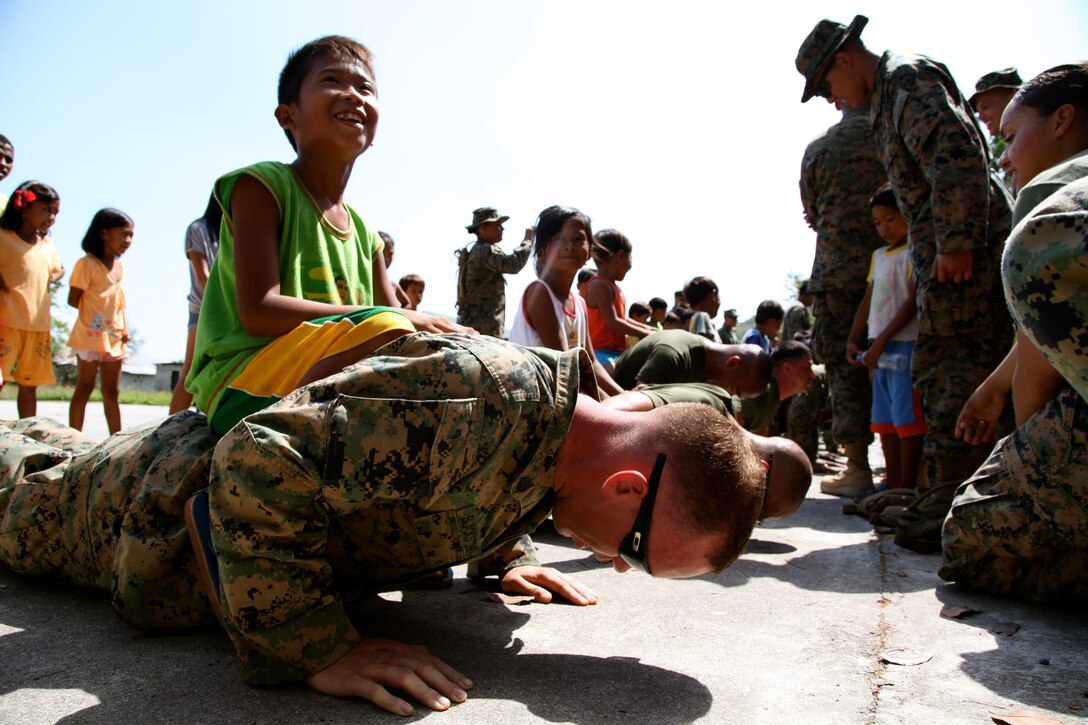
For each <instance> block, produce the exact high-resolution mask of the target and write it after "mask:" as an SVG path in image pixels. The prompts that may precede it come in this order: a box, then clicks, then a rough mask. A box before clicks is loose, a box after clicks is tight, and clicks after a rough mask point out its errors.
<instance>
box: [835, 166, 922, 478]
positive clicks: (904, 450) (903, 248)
mask: <svg viewBox="0 0 1088 725" xmlns="http://www.w3.org/2000/svg"><path fill="white" fill-rule="evenodd" d="M869 206H870V208H871V209H872V212H873V222H874V223H875V224H876V230H877V233H878V234H879V235H880V237H881V239H883V240H884V241H886V242H887V243H888V246H886V247H881V248H879V249H877V250H876V251H874V252H873V256H872V261H871V263H870V266H869V286H868V287H867V288H866V290H865V296H864V297H863V298H862V300H861V304H860V305H858V311H857V314H855V315H854V324H853V326H852V327H851V328H850V337H849V338H848V339H847V342H846V355H847V359H848V360H850V361H851V363H852V364H854V365H858V366H860V365H865V366H866V367H868V368H869V369H870V370H872V371H873V418H872V428H873V432H874V433H878V434H880V446H881V448H883V449H884V461H885V463H886V465H887V471H888V474H887V475H888V478H887V487H888V488H914V485H915V480H916V478H917V476H918V464H919V462H920V461H921V459H922V440H923V437H924V436H925V433H926V424H925V419H924V418H923V416H922V399H921V396H919V395H918V392H917V391H916V390H915V389H914V387H913V385H912V383H911V357H912V355H913V353H914V340H915V339H916V338H917V336H918V320H917V309H916V306H915V290H914V278H913V274H914V272H913V266H912V265H911V261H910V253H909V250H908V246H907V241H908V236H907V220H906V218H904V216H903V215H902V213H900V211H899V207H898V205H897V204H896V200H895V193H894V192H893V191H892V188H891V185H888V184H886V185H884V186H882V187H881V188H880V190H878V191H877V193H876V195H875V196H873V198H872V201H870V203H869ZM866 323H868V328H869V335H870V337H871V338H872V340H871V342H870V343H869V349H868V350H866V351H865V352H864V353H862V350H861V348H860V345H859V343H860V342H861V340H862V334H863V333H864V332H865V328H866ZM859 358H860V359H859Z"/></svg>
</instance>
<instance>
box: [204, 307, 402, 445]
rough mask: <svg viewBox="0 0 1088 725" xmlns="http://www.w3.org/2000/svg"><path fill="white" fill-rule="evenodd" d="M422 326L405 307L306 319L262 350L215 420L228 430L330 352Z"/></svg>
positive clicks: (219, 429)
mask: <svg viewBox="0 0 1088 725" xmlns="http://www.w3.org/2000/svg"><path fill="white" fill-rule="evenodd" d="M393 330H400V331H401V332H403V333H404V334H406V335H407V334H411V333H413V332H415V331H416V328H415V327H414V326H413V325H412V323H411V322H409V321H408V318H407V317H405V316H404V315H403V314H401V312H400V311H399V310H394V309H391V308H388V307H368V308H366V309H363V310H358V311H356V312H351V313H348V314H346V315H334V316H332V317H323V318H320V319H317V320H310V321H309V322H304V323H302V324H301V325H299V326H298V327H296V328H295V329H294V330H291V331H290V332H288V333H287V334H285V335H281V336H280V337H277V338H276V339H275V340H273V341H272V342H270V343H268V345H266V346H265V347H264V349H262V350H261V351H260V352H259V353H257V354H256V355H255V356H254V357H253V358H252V359H250V361H249V362H247V363H246V366H245V368H243V369H242V371H241V372H240V373H238V374H237V375H236V376H235V377H234V379H233V380H231V381H230V383H229V384H228V385H227V387H226V388H225V389H224V390H223V392H222V394H221V397H220V399H219V404H218V405H217V406H216V408H215V412H214V413H212V417H211V420H210V421H209V423H210V424H211V426H212V429H213V430H214V431H215V432H216V433H219V434H220V435H222V434H223V433H226V432H227V431H228V430H230V429H231V428H233V427H234V424H235V423H237V422H238V421H240V420H241V419H242V418H244V417H246V416H247V415H249V414H250V413H256V412H257V411H258V410H262V409H264V408H267V407H268V406H269V405H271V404H272V403H275V402H276V401H277V400H279V399H280V398H282V397H283V396H285V395H287V394H288V393H290V392H291V391H293V390H294V389H295V388H297V387H298V384H299V381H300V380H302V378H303V376H304V375H306V373H308V372H309V371H310V368H312V367H313V366H314V365H316V364H317V363H319V362H321V361H322V360H324V359H325V358H329V357H333V356H334V355H339V354H340V353H342V352H347V351H348V350H350V349H352V348H355V347H358V346H360V345H363V344H365V343H367V342H368V341H370V340H373V339H374V338H375V337H377V336H378V335H381V334H384V333H386V332H390V331H393Z"/></svg>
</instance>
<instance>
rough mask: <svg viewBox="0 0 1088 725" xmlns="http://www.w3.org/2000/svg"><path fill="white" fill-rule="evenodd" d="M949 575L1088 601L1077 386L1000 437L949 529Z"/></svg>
mask: <svg viewBox="0 0 1088 725" xmlns="http://www.w3.org/2000/svg"><path fill="white" fill-rule="evenodd" d="M942 544H943V549H944V565H943V566H942V567H941V568H940V570H939V571H938V572H937V573H938V574H939V575H940V577H941V578H942V579H945V580H946V581H955V582H958V583H960V584H963V585H965V586H968V587H971V588H972V589H980V590H982V591H986V592H991V593H994V594H999V595H1003V596H1011V597H1017V598H1020V599H1028V600H1031V601H1037V602H1085V601H1088V405H1086V404H1085V401H1084V399H1083V398H1081V396H1080V395H1078V394H1077V392H1076V391H1075V390H1073V389H1072V388H1071V387H1067V388H1065V389H1064V390H1063V391H1062V392H1061V393H1060V394H1059V395H1058V397H1057V398H1055V399H1054V400H1052V401H1050V403H1049V404H1047V405H1046V406H1045V407H1044V408H1043V409H1042V410H1040V411H1038V412H1037V413H1035V415H1033V416H1031V418H1029V419H1028V420H1027V422H1025V423H1024V425H1023V426H1021V427H1020V428H1019V429H1017V430H1016V431H1015V432H1014V433H1013V434H1012V435H1010V436H1007V437H1006V438H1004V439H1002V440H1001V442H1000V443H998V445H997V448H996V449H995V451H994V453H993V454H992V455H991V456H990V458H989V460H988V461H987V462H986V463H985V465H983V466H982V468H980V469H979V470H978V472H977V473H976V474H975V475H974V477H973V478H971V479H970V480H969V481H967V482H966V483H965V484H963V486H961V487H960V489H959V491H958V492H957V495H956V498H955V500H954V501H953V502H952V509H951V511H950V512H949V514H948V517H947V518H946V519H945V522H944V529H943V531H942Z"/></svg>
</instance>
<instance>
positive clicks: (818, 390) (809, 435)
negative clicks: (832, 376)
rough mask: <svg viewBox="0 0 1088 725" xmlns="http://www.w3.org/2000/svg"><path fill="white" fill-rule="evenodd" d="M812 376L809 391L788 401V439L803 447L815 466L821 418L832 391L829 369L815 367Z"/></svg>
mask: <svg viewBox="0 0 1088 725" xmlns="http://www.w3.org/2000/svg"><path fill="white" fill-rule="evenodd" d="M812 374H813V378H812V383H810V384H809V386H808V390H806V391H805V392H803V393H798V394H797V395H794V396H793V397H792V398H790V399H789V400H788V401H786V402H788V403H789V406H790V409H789V413H788V414H787V417H786V437H787V438H789V439H790V440H791V441H793V442H794V443H796V444H797V445H799V446H801V450H803V451H804V452H805V455H806V456H808V460H809V462H811V463H812V464H815V463H816V456H817V454H818V453H819V447H820V418H821V417H822V416H823V412H824V406H825V405H826V404H827V399H828V396H829V394H830V389H829V386H828V379H827V369H826V368H825V367H824V366H823V365H813V366H812Z"/></svg>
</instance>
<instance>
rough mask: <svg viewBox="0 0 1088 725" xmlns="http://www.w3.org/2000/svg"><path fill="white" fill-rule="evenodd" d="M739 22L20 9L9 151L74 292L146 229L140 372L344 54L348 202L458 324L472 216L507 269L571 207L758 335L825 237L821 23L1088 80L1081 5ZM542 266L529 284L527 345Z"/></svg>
mask: <svg viewBox="0 0 1088 725" xmlns="http://www.w3.org/2000/svg"><path fill="white" fill-rule="evenodd" d="M744 5H745V8H741V9H738V4H735V3H723V2H709V1H708V2H683V1H680V0H673V1H672V2H660V1H658V2H636V1H634V0H619V1H609V2H604V1H599V2H595V1H589V0H580V1H574V0H546V1H545V0H525V1H524V2H509V1H502V0H477V1H466V0H460V1H459V2H442V1H441V0H432V1H429V2H422V1H421V2H415V1H408V0H367V1H365V2H364V1H362V0H345V1H343V2H320V1H319V0H305V2H303V1H301V0H299V1H297V2H292V3H288V2H279V1H274V0H259V1H254V0H250V1H246V2H235V1H231V2H223V1H222V0H219V1H218V2H210V1H208V0H186V2H175V3H167V2H147V1H146V0H140V1H133V2H82V1H78V0H72V1H70V2H57V3H49V4H47V5H42V4H40V3H37V4H36V3H19V2H14V1H13V0H2V2H0V27H3V28H4V31H5V32H4V40H3V43H2V44H0V68H3V69H4V72H3V73H2V74H0V98H3V99H4V100H3V111H2V112H0V133H3V134H5V135H7V136H8V137H9V138H11V139H12V141H13V142H14V143H15V153H16V158H15V170H14V171H13V172H12V175H11V176H9V177H8V178H7V179H5V180H4V181H2V182H0V193H2V194H4V195H5V196H7V195H9V194H10V193H11V191H12V189H13V188H14V187H15V185H16V184H17V183H19V182H20V181H23V180H26V179H30V178H36V179H40V180H42V181H44V182H46V183H48V184H51V185H53V186H55V187H56V188H57V190H58V191H59V192H60V195H61V213H60V216H59V218H58V221H57V224H56V226H55V227H54V228H53V232H52V237H53V239H54V240H55V241H56V243H57V245H58V246H59V248H60V251H61V256H62V258H63V260H64V263H65V266H66V267H67V268H68V270H71V269H72V266H73V265H74V264H75V262H76V260H77V259H78V258H79V257H80V256H81V255H82V251H81V250H80V248H79V242H80V239H81V238H82V236H83V232H84V231H85V230H86V227H87V225H88V224H89V223H90V219H91V216H92V215H93V214H94V212H95V211H96V210H97V209H99V208H101V207H103V206H116V207H118V208H120V209H122V210H124V211H126V212H127V213H129V214H130V215H131V216H132V217H133V218H134V219H135V222H136V237H135V241H134V243H133V246H132V248H131V249H130V250H129V252H128V254H127V255H126V258H125V261H126V264H127V265H128V269H129V282H128V309H129V321H130V324H131V325H132V327H134V328H135V329H136V330H137V331H138V334H139V335H140V337H142V338H143V340H144V346H143V350H142V355H141V357H143V358H147V359H150V360H152V361H156V362H163V361H169V360H180V359H181V357H182V354H183V352H184V342H185V322H186V316H187V313H186V303H185V297H186V294H187V292H188V286H189V277H188V273H187V270H186V261H185V258H184V256H183V252H182V249H183V240H184V232H185V228H186V226H187V225H188V224H189V222H190V221H192V220H193V219H194V218H196V217H197V216H199V215H200V214H201V213H202V212H203V210H204V206H205V203H206V201H207V197H208V193H209V191H210V190H211V185H212V182H213V181H214V179H215V178H216V177H217V176H219V175H220V174H222V173H224V172H226V171H230V170H232V169H234V168H238V167H241V166H244V165H246V164H249V163H252V162H255V161H261V160H265V159H279V160H284V161H290V160H291V159H292V158H293V155H292V153H291V149H290V147H289V146H288V144H287V141H286V139H285V138H284V136H283V133H282V131H281V130H280V129H279V127H278V126H277V125H276V122H275V119H274V118H273V116H272V111H273V109H274V108H275V105H276V81H277V77H278V74H279V71H280V68H281V67H282V66H283V62H284V60H285V59H286V56H287V54H288V53H289V52H290V51H291V50H293V49H294V48H296V47H298V46H300V45H302V44H303V43H305V42H306V41H308V40H311V39H313V38H315V37H318V36H320V35H325V34H329V33H341V34H344V35H349V36H352V37H354V38H357V39H358V40H360V41H362V42H363V43H365V44H366V45H368V46H369V47H370V48H371V50H372V51H373V52H374V55H375V66H376V72H377V80H378V89H379V98H380V102H381V123H380V126H379V129H378V135H377V142H376V144H375V146H374V147H373V148H372V149H371V150H369V151H368V152H367V153H366V154H365V155H364V156H363V157H362V158H361V159H360V160H359V162H358V163H357V164H356V166H355V171H354V174H353V176H352V181H351V185H350V186H349V187H348V192H347V200H348V202H349V203H350V204H352V206H354V207H355V208H356V209H357V210H358V211H359V212H360V213H361V214H362V215H363V216H364V218H366V219H368V220H369V221H370V222H371V223H373V224H374V225H376V226H377V228H379V229H383V230H385V231H388V232H390V233H391V234H392V235H393V236H394V237H395V238H396V241H397V257H396V260H395V261H394V263H393V267H392V270H391V275H392V276H393V278H394V279H396V278H399V277H400V276H401V275H403V274H407V273H412V272H414V273H416V274H420V275H422V276H423V277H424V278H425V279H426V281H427V292H426V296H425V298H424V304H423V307H424V309H428V310H431V311H436V312H442V313H447V314H452V313H453V311H454V298H455V286H456V262H455V259H454V257H453V251H454V250H455V249H456V248H458V247H460V246H462V245H464V244H466V243H467V242H469V241H470V240H471V237H470V236H469V235H468V234H467V233H466V232H465V229H464V227H465V225H466V224H468V223H469V222H470V220H471V211H472V209H474V208H475V207H478V206H484V205H490V206H495V207H497V208H498V209H499V210H500V212H502V213H504V214H508V215H509V216H510V217H511V219H510V221H509V222H508V223H507V225H506V227H507V229H506V240H505V241H504V243H503V247H504V248H505V249H506V250H508V251H509V250H510V249H511V248H512V247H513V246H514V245H515V244H516V243H517V241H518V240H520V239H521V235H522V232H523V229H524V227H526V226H528V225H531V224H532V223H533V222H534V221H535V218H536V215H537V214H538V213H539V212H540V210H541V209H543V208H544V207H546V206H549V205H551V204H564V205H568V206H575V207H578V208H579V209H581V210H583V211H584V212H586V213H587V214H589V215H590V217H591V218H592V219H593V224H594V228H595V229H603V228H606V227H615V228H617V229H620V230H621V231H623V232H624V233H626V234H627V235H628V236H629V237H630V238H631V240H632V243H633V245H634V263H635V265H634V269H633V270H632V271H631V273H630V274H629V275H628V276H627V279H626V281H625V282H624V283H623V284H622V286H623V289H624V291H625V294H626V296H627V299H628V301H634V300H638V299H641V300H646V299H648V298H650V297H653V296H660V297H664V298H666V299H667V300H669V301H670V302H671V299H672V292H673V290H676V289H679V288H680V287H682V286H683V283H684V282H685V281H686V280H687V279H689V278H691V277H693V276H696V275H700V274H705V275H709V276H711V277H712V278H714V279H715V280H716V281H717V283H718V285H719V286H720V287H721V290H722V294H721V297H722V303H723V305H724V306H725V307H736V308H737V309H738V310H739V311H740V316H741V318H742V319H744V318H747V317H749V316H750V315H752V314H754V312H755V307H756V305H757V304H758V303H759V302H760V300H763V299H766V298H776V299H779V300H781V301H783V302H785V301H786V300H787V298H788V294H789V292H788V288H787V285H786V282H787V275H789V274H790V273H797V274H802V275H805V276H807V273H808V270H809V267H810V265H811V262H812V253H813V246H814V235H813V233H812V232H811V231H810V230H809V229H808V228H807V227H806V226H805V225H804V223H803V221H802V218H801V206H800V202H799V200H798V193H797V179H798V171H799V166H800V160H801V155H802V153H803V151H804V148H805V146H806V145H807V144H808V142H809V141H810V140H811V139H812V138H813V137H815V136H816V135H818V134H819V133H821V132H822V131H823V129H825V128H826V127H827V126H829V125H831V124H832V123H834V122H835V121H836V120H837V119H838V115H837V114H836V112H835V111H834V109H832V108H831V107H830V106H828V105H826V104H824V103H823V102H822V101H820V100H819V99H817V100H815V101H812V102H810V103H808V104H806V105H801V104H800V103H799V102H798V99H799V98H800V97H801V90H802V86H803V83H802V79H801V76H800V75H798V74H797V72H796V70H795V69H794V66H793V60H794V57H795V55H796V53H797V48H798V46H799V45H800V44H801V41H802V40H803V39H804V37H805V36H806V35H807V34H808V32H809V31H810V30H811V28H812V26H813V25H814V24H815V23H816V22H817V21H818V20H820V19H821V18H823V17H829V18H833V19H836V20H839V21H841V22H849V21H850V20H851V18H853V16H854V14H855V13H857V12H863V13H866V14H868V15H869V17H870V23H869V26H868V28H867V29H866V30H865V33H864V34H863V36H862V37H863V39H864V40H865V41H866V43H867V44H868V45H869V47H870V48H872V49H873V50H877V51H879V50H882V49H884V48H892V49H894V50H897V51H899V52H905V53H924V54H927V55H930V56H932V57H934V58H936V59H938V60H940V61H943V62H944V63H946V64H947V65H948V66H949V68H950V69H951V70H952V72H953V74H955V76H956V79H957V81H958V82H959V83H960V86H961V88H963V89H964V90H965V91H967V92H968V93H970V91H971V90H973V86H974V82H975V80H976V79H977V78H978V77H979V76H980V75H982V74H983V73H985V72H988V71H990V70H994V69H996V68H1001V67H1004V66H1007V65H1016V66H1018V67H1019V69H1020V71H1021V74H1022V75H1024V77H1025V78H1029V77H1031V76H1033V75H1035V74H1036V73H1038V72H1040V71H1042V70H1044V69H1046V68H1048V67H1050V66H1052V65H1056V64H1058V63H1063V62H1068V61H1071V60H1076V59H1080V58H1083V57H1084V55H1085V48H1086V45H1085V42H1084V38H1085V36H1086V31H1088V3H1085V2H1083V0H1031V1H1030V2H1029V0H1022V1H1021V2H1005V1H1002V0H997V1H994V2H958V1H957V2H949V0H940V1H938V2H933V1H930V0H912V2H898V3H890V2H883V3H879V4H878V3H844V2H839V1H837V0H836V1H829V2H823V3H813V2H789V1H787V2H774V3H766V2H763V3H745V4H744ZM531 269H532V264H529V265H527V266H526V268H525V270H523V271H522V273H521V274H519V275H517V276H515V277H508V280H509V286H508V288H507V290H508V292H507V300H508V304H507V307H508V313H507V322H508V324H509V322H510V321H511V320H512V319H513V314H514V312H515V311H516V309H517V307H516V306H517V301H518V299H519V297H520V295H521V292H522V290H523V289H524V288H525V286H526V285H527V284H528V283H529V281H530V280H531V279H532V271H531Z"/></svg>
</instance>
